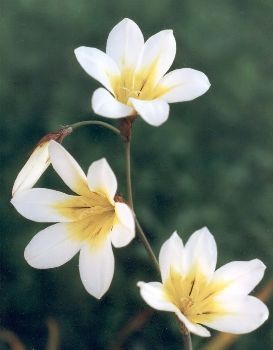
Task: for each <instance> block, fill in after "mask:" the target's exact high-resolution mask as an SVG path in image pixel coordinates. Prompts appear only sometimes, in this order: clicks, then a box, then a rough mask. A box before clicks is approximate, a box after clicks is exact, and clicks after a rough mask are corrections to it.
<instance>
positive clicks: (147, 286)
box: [137, 282, 177, 312]
mask: <svg viewBox="0 0 273 350" xmlns="http://www.w3.org/2000/svg"><path fill="white" fill-rule="evenodd" d="M137 286H138V287H139V288H140V294H141V296H142V298H143V299H144V300H145V302H146V303H147V304H148V305H150V306H151V307H152V308H154V309H156V310H161V311H171V312H175V311H176V309H177V308H176V306H174V305H173V304H171V303H170V302H169V301H168V300H167V299H166V298H165V295H164V292H163V286H162V284H161V283H159V282H149V283H145V282H138V283H137Z"/></svg>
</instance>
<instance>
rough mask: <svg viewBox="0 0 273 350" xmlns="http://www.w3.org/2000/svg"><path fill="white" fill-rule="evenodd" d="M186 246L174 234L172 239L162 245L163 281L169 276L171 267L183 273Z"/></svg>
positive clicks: (160, 256)
mask: <svg viewBox="0 0 273 350" xmlns="http://www.w3.org/2000/svg"><path fill="white" fill-rule="evenodd" d="M183 254H184V246H183V242H182V239H181V238H180V237H179V236H178V234H177V232H174V233H173V234H172V235H171V237H170V238H169V239H168V240H167V241H166V242H165V243H164V244H163V245H162V247H161V249H160V253H159V266H160V271H161V277H162V281H163V282H164V281H165V279H166V278H167V277H168V275H169V270H170V267H171V266H172V267H174V268H175V270H177V272H180V273H181V274H182V273H183V270H182V264H183Z"/></svg>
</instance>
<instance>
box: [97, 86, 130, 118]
mask: <svg viewBox="0 0 273 350" xmlns="http://www.w3.org/2000/svg"><path fill="white" fill-rule="evenodd" d="M91 104H92V108H93V110H94V112H95V113H96V114H98V115H101V116H103V117H106V118H111V119H118V118H124V117H127V116H128V115H131V114H132V113H133V111H134V110H133V108H132V107H129V106H127V105H125V104H123V103H121V102H119V101H118V100H116V99H115V98H114V97H113V96H112V95H111V94H110V92H108V91H107V90H105V89H103V88H99V89H97V90H96V91H95V92H94V93H93V96H92V101H91Z"/></svg>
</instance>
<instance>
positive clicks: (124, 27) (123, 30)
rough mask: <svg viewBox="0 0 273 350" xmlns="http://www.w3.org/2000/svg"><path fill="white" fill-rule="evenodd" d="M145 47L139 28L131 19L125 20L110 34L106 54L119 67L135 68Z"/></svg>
mask: <svg viewBox="0 0 273 350" xmlns="http://www.w3.org/2000/svg"><path fill="white" fill-rule="evenodd" d="M143 45H144V38H143V35H142V32H141V30H140V28H139V26H138V25H137V24H136V23H135V22H134V21H132V20H131V19H129V18H124V19H123V20H122V21H121V22H119V23H118V24H117V25H116V26H115V27H114V28H113V29H112V30H111V32H110V34H109V36H108V39H107V44H106V54H107V55H108V56H110V57H111V58H112V59H113V60H114V61H115V62H116V63H117V65H118V66H119V68H120V70H122V69H124V68H125V67H135V65H136V63H137V60H138V57H139V53H140V52H141V49H142V47H143Z"/></svg>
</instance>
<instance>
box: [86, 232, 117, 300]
mask: <svg viewBox="0 0 273 350" xmlns="http://www.w3.org/2000/svg"><path fill="white" fill-rule="evenodd" d="M114 267H115V261H114V255H113V251H112V246H111V241H110V240H109V239H107V240H106V241H105V243H104V244H103V245H101V246H100V247H96V248H92V247H91V246H90V245H88V244H86V245H85V246H84V247H83V248H82V249H81V252H80V265H79V268H80V276H81V280H82V283H83V285H84V287H85V289H86V290H87V292H88V293H90V294H91V295H93V296H94V297H95V298H97V299H100V298H101V297H102V296H103V295H104V294H105V293H106V292H107V290H108V289H109V287H110V284H111V281H112V279H113V275H114Z"/></svg>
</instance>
